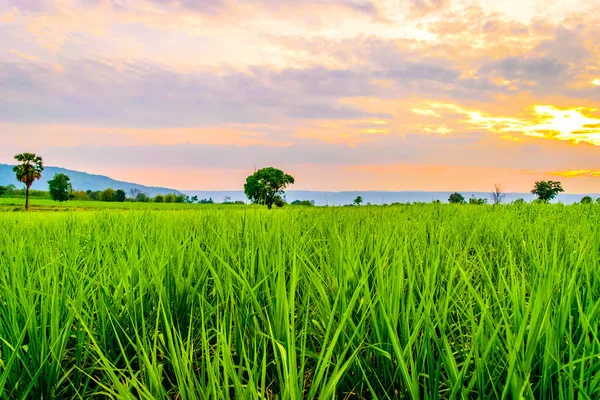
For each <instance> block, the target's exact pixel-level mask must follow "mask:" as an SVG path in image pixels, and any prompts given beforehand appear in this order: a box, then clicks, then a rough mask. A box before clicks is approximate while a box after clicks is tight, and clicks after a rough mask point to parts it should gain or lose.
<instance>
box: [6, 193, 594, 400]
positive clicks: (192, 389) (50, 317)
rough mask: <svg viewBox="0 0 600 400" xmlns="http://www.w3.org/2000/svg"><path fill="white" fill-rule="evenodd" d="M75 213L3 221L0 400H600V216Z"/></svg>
mask: <svg viewBox="0 0 600 400" xmlns="http://www.w3.org/2000/svg"><path fill="white" fill-rule="evenodd" d="M9 200H10V199H9ZM50 203H52V202H48V203H45V202H44V203H43V204H42V202H41V201H36V200H34V201H33V204H34V206H36V207H37V206H39V205H41V206H44V207H46V206H48V207H49V206H50V205H51V204H50ZM0 204H2V205H1V207H2V208H4V209H8V210H11V207H16V205H15V204H11V203H10V202H8V201H7V199H2V200H1V201H0ZM53 204H56V203H53ZM89 204H90V202H85V206H86V207H84V208H85V209H91V208H95V207H98V208H102V207H103V206H107V207H108V206H110V205H112V206H113V207H114V206H117V205H115V203H94V204H93V205H91V206H89V207H88V205H89ZM131 204H135V203H121V204H119V205H118V207H121V206H124V207H133V206H130V205H131ZM135 205H136V206H138V207H139V206H140V205H139V204H135ZM63 206H64V207H63V208H67V209H68V208H71V210H73V211H72V212H30V213H24V212H3V213H0V398H5V399H8V398H10V399H12V398H18V399H21V398H31V399H51V398H61V399H69V398H95V397H98V398H101V397H108V398H115V399H116V398H118V399H230V398H237V399H258V398H261V399H276V398H278V399H303V398H306V399H317V398H318V399H333V398H356V399H375V398H378V399H387V398H412V399H421V398H422V399H442V398H465V399H467V398H468V399H472V398H482V399H483V398H506V399H517V398H527V399H534V398H535V399H598V398H600V337H599V334H600V333H599V332H600V206H596V205H591V206H560V205H539V206H532V205H527V206H518V207H517V206H501V207H491V206H450V205H419V206H397V207H352V208H302V207H299V208H294V207H286V208H284V209H281V210H272V211H271V212H269V211H267V210H266V209H263V208H257V207H217V206H197V205H195V206H194V205H180V204H177V205H175V204H150V205H148V208H149V209H146V210H121V211H120V210H110V209H107V210H102V209H99V210H98V211H96V212H80V211H77V210H76V209H73V208H72V207H76V206H78V204H77V203H66V205H63ZM143 207H146V206H145V205H143ZM136 208H137V207H136ZM158 208H160V209H162V211H157V210H156V209H158ZM169 208H170V209H169Z"/></svg>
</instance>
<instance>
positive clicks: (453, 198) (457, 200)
mask: <svg viewBox="0 0 600 400" xmlns="http://www.w3.org/2000/svg"><path fill="white" fill-rule="evenodd" d="M448 202H449V203H450V204H465V203H466V201H465V197H464V196H463V195H462V194H460V193H457V192H455V193H452V194H451V195H450V197H448Z"/></svg>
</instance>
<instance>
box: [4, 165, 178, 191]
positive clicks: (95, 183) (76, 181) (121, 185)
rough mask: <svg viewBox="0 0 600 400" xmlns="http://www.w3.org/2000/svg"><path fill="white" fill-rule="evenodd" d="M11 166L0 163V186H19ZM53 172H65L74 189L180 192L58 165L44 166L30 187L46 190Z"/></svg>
mask: <svg viewBox="0 0 600 400" xmlns="http://www.w3.org/2000/svg"><path fill="white" fill-rule="evenodd" d="M12 168H13V166H12V165H7V164H0V186H7V185H15V186H16V187H18V188H20V187H21V186H22V184H20V183H19V182H18V181H17V180H16V179H15V174H14V173H13V171H12ZM55 174H65V175H67V176H68V177H69V178H71V184H72V185H73V189H74V190H84V191H85V190H93V191H96V190H104V189H106V188H113V189H115V190H117V189H122V190H124V191H125V193H127V195H128V196H129V192H130V190H131V189H138V190H140V191H142V192H144V193H146V194H147V195H148V196H156V195H157V194H163V195H164V194H169V193H180V191H179V190H175V189H169V188H164V187H154V186H144V185H139V184H137V183H131V182H121V181H117V180H115V179H112V178H109V177H107V176H103V175H94V174H88V173H86V172H80V171H73V170H70V169H65V168H60V167H44V173H43V174H42V178H41V179H39V180H37V181H35V182H34V184H33V186H32V187H31V188H32V189H34V190H48V180H50V179H52V178H53V177H54V175H55Z"/></svg>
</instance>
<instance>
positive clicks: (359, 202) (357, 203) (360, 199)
mask: <svg viewBox="0 0 600 400" xmlns="http://www.w3.org/2000/svg"><path fill="white" fill-rule="evenodd" d="M362 202H363V198H362V197H361V196H358V197H356V198H355V199H354V201H353V203H354V204H356V205H357V206H360V205H361V203H362Z"/></svg>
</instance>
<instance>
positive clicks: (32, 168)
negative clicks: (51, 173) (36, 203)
mask: <svg viewBox="0 0 600 400" xmlns="http://www.w3.org/2000/svg"><path fill="white" fill-rule="evenodd" d="M15 160H17V161H18V162H20V163H21V164H19V165H15V166H14V168H13V172H14V173H15V176H16V178H17V180H18V181H19V182H22V183H24V184H25V210H29V189H31V185H33V182H34V181H36V180H37V179H40V178H41V177H42V172H43V171H44V162H43V160H42V157H40V156H38V155H35V154H34V153H21V154H17V155H16V156H15Z"/></svg>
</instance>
